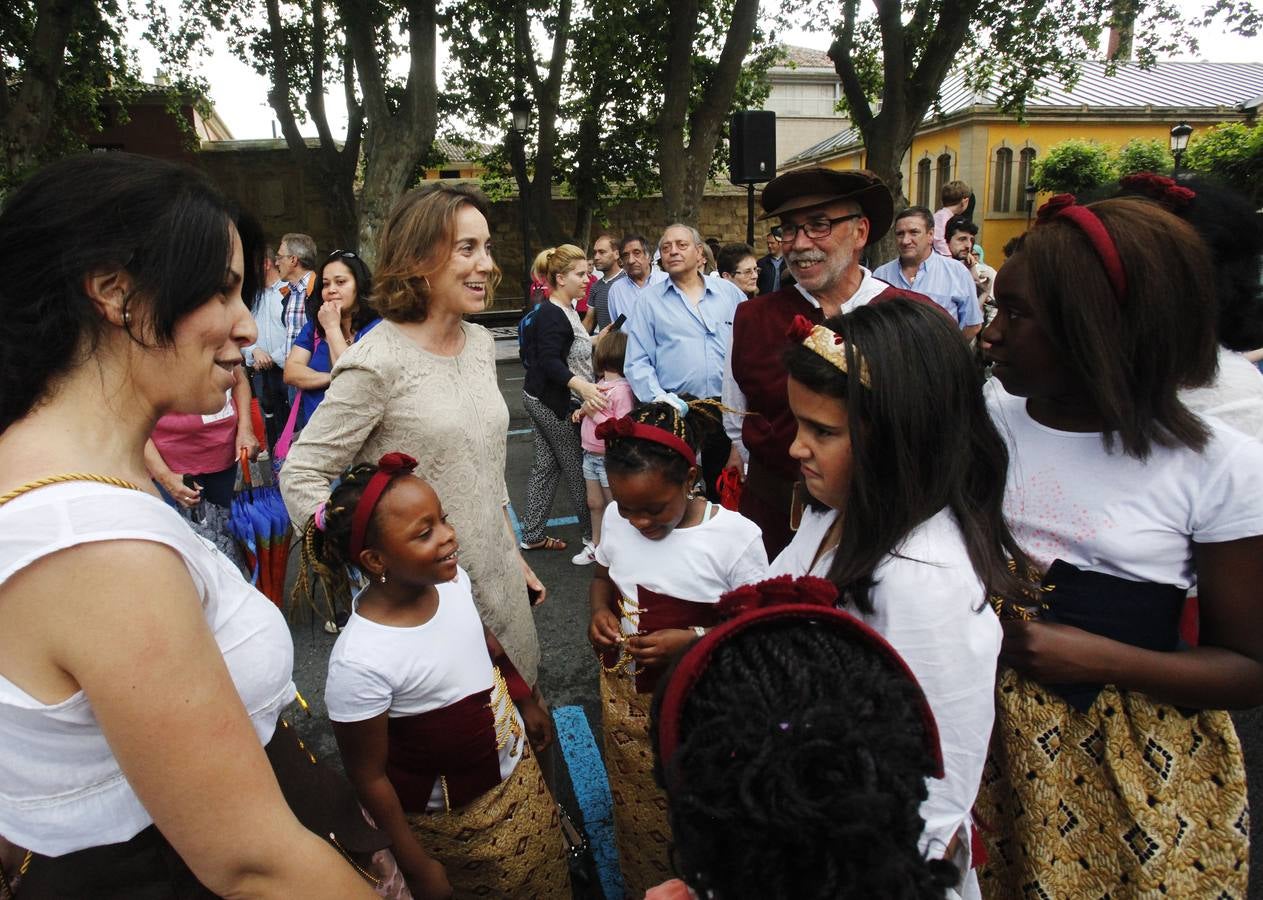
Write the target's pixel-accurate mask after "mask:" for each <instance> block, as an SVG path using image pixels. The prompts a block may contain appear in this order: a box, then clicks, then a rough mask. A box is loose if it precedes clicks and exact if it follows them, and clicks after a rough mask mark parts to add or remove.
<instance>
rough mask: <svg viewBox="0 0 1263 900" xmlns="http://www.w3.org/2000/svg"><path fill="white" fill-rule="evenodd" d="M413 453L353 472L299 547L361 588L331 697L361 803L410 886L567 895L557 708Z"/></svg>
mask: <svg viewBox="0 0 1263 900" xmlns="http://www.w3.org/2000/svg"><path fill="white" fill-rule="evenodd" d="M415 467H416V461H415V460H413V459H412V458H411V457H408V456H405V455H404V454H402V453H388V454H386V455H385V456H384V457H382V459H381V460H380V462H379V463H378V464H377V465H369V464H361V465H358V466H355V467H353V468H351V469H349V470H348V471H347V472H345V473H344V474H343V476H342V479H341V482H340V483H339V484H338V486H337V487H335V488H334V490H333V493H332V495H331V496H330V498H329V502H328V503H327V504H325V505H323V506H321V507H320V508H319V509H318V510H317V512H316V515H315V516H314V517H313V522H312V523H311V526H310V527H309V528H308V531H307V534H306V537H305V540H304V544H303V562H304V572H303V576H302V578H301V580H300V582H299V584H298V586H297V591H298V593H299V595H300V596H304V595H305V596H306V597H307V598H308V599H310V595H311V593H312V591H311V580H310V579H311V574H310V573H312V572H314V573H315V575H316V576H317V577H318V579H319V580H320V582H321V584H322V586H323V588H324V590H325V592H326V594H330V593H336V592H338V591H345V589H346V587H345V586H346V584H347V572H346V569H348V568H351V567H354V568H356V569H358V570H359V571H360V572H362V573H363V575H364V576H365V577H366V578H367V579H368V585H367V587H365V588H364V589H363V590H362V591H361V592H360V593H359V594H358V595H357V596H356V598H355V602H354V603H353V604H350V606H351V609H352V612H351V616H350V620H349V621H348V622H347V625H346V627H345V628H344V629H343V631H342V633H341V634H340V635H339V636H338V641H337V643H336V644H334V646H333V652H332V654H331V656H330V659H329V674H328V679H327V681H326V684H325V704H326V705H327V706H328V708H329V718H330V719H332V720H333V733H334V736H335V737H336V738H337V741H338V749H339V750H340V751H341V753H342V761H343V764H344V766H345V767H346V772H347V775H348V776H349V777H350V779H351V782H352V784H354V785H355V788H356V791H357V792H358V794H359V797H360V802H361V803H363V805H364V807H365V809H367V810H368V812H369V813H370V814H371V815H372V817H373V819H374V821H375V822H377V823H379V825H380V827H381V828H382V829H383V830H385V831H386V832H387V833H388V834H389V835H390V837H391V841H392V844H393V847H394V849H395V853H396V858H397V860H398V862H399V866H400V869H401V870H402V871H403V873H404V876H405V878H406V879H407V880H408V884H409V886H410V887H411V889H412V891H413V893H414V894H415V895H416V896H418V897H445V896H449V895H450V894H452V893H454V894H455V895H456V896H473V895H478V896H484V895H485V896H494V897H521V896H538V897H553V896H561V894H562V893H563V892H565V891H566V890H568V884H569V872H568V869H567V867H566V863H565V860H564V858H563V856H562V851H561V846H562V844H561V835H560V832H559V828H558V824H557V814H556V809H555V808H554V806H553V804H552V800H551V797H550V794H549V792H548V789H547V788H546V787H545V786H544V780H543V775H542V773H541V771H540V768H539V765H538V763H537V762H536V760H535V757H534V755H533V753H538V752H540V751H542V750H544V749H545V748H546V747H547V746H548V745H549V744H551V743H552V741H553V728H552V720H551V718H550V717H549V715H548V713H547V712H546V711H545V710H544V709H543V706H542V703H541V698H540V697H539V695H538V693H537V692H536V693H532V691H531V689H530V688H529V687H528V686H527V685H526V682H525V681H523V680H522V678H521V677H520V676H519V675H518V673H517V670H516V669H515V668H514V667H513V664H512V663H511V662H510V661H509V659H508V658H507V657H506V656H505V655H504V651H503V650H502V649H501V648H500V645H499V642H498V641H496V639H495V638H494V637H493V636H492V635H491V633H490V632H489V631H487V630H486V629H485V628H484V627H483V624H482V621H481V619H480V618H479V615H478V610H477V608H476V607H475V606H474V599H473V594H472V591H471V587H470V582H469V576H468V575H467V574H466V573H465V571H464V569H462V568H461V567H460V565H459V564H458V558H459V545H458V543H457V540H456V534H455V532H454V531H453V529H452V527H451V526H450V525H449V524H448V523H447V516H446V514H445V513H444V511H443V505H442V503H441V502H440V501H439V498H438V496H437V495H436V494H435V493H434V490H433V489H432V488H431V487H430V486H429V485H428V484H426V483H425V482H424V481H422V480H421V479H420V478H418V477H416V476H415V475H413V474H412V471H413V469H414V468H415Z"/></svg>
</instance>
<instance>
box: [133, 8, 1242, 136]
mask: <svg viewBox="0 0 1263 900" xmlns="http://www.w3.org/2000/svg"><path fill="white" fill-rule="evenodd" d="M167 2H168V3H169V4H170V5H171V6H172V7H178V3H177V0H167ZM1176 6H1177V7H1179V8H1180V9H1182V10H1184V11H1185V14H1186V15H1188V16H1190V17H1191V16H1193V15H1195V14H1197V13H1198V12H1199V11H1200V10H1201V9H1202V8H1203V6H1204V0H1176ZM783 40H784V41H785V42H786V43H789V44H794V45H797V46H802V47H815V48H818V49H821V50H824V49H827V48H828V46H829V43H830V40H831V38H830V36H829V35H828V34H824V33H818V32H787V33H785V34H784V35H783ZM1198 40H1199V42H1200V44H1201V46H1200V50H1199V53H1198V54H1197V57H1196V58H1198V59H1207V60H1213V61H1215V62H1258V61H1259V60H1260V57H1263V53H1261V52H1260V50H1261V49H1263V38H1255V39H1247V38H1243V37H1240V36H1237V35H1230V34H1224V33H1223V32H1222V30H1214V29H1207V30H1204V31H1202V32H1199V33H1198ZM137 49H138V51H139V55H140V60H141V67H142V70H143V76H144V77H145V78H146V80H150V79H152V77H153V76H154V74H155V66H156V57H155V55H154V54H153V52H152V51H151V50H149V49H148V48H146V47H144V46H143V45H139V42H138V48H137ZM1182 58H1190V57H1187V56H1185V57H1182ZM446 63H447V57H446V52H445V50H444V48H443V47H442V46H441V45H440V47H439V59H438V72H439V78H440V86H441V79H442V73H443V71H444V70H445V68H446ZM202 74H203V75H205V77H206V79H207V80H208V81H209V82H210V96H211V101H212V102H213V103H214V105H215V109H216V111H217V112H218V113H219V117H220V118H221V119H222V120H223V121H224V123H225V124H226V125H227V126H228V129H229V131H231V132H232V134H233V137H235V138H238V139H248V138H269V137H272V136H273V130H274V129H275V132H276V133H277V134H279V133H280V128H279V126H277V125H276V123H275V117H274V116H273V114H272V109H271V107H270V106H268V102H267V91H268V84H267V81H266V79H264V78H263V77H262V76H260V75H257V74H255V72H254V70H253V69H251V68H250V67H249V66H247V65H246V64H245V63H243V62H242V61H241V60H240V59H238V58H236V57H235V56H233V55H232V54H231V53H229V51H228V48H227V45H226V42H225V41H223V39H222V37H221V38H220V41H219V46H217V47H216V48H215V49H214V52H212V54H211V55H210V57H209V59H207V60H205V61H204V63H203V66H202ZM326 108H327V111H328V114H329V125H330V128H331V129H332V130H333V132H334V134H335V135H336V136H338V137H339V138H340V137H343V136H345V133H346V104H345V102H344V101H343V96H342V89H341V87H340V86H339V87H338V88H337V89H336V90H335V91H333V92H331V93H330V94H329V96H328V99H327V101H326ZM302 130H303V133H304V134H308V135H314V134H315V133H316V129H315V127H314V126H313V125H312V124H311V123H310V122H308V123H306V124H305V125H303V126H302Z"/></svg>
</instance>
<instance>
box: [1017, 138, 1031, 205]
mask: <svg viewBox="0 0 1263 900" xmlns="http://www.w3.org/2000/svg"><path fill="white" fill-rule="evenodd" d="M1034 177H1035V148H1034V147H1023V148H1022V152H1021V153H1019V154H1018V155H1017V190H1018V193H1019V194H1021V196H1023V197H1025V196H1026V186H1027V185H1028V184H1030V183H1031V179H1032V178H1034ZM1022 202H1023V203H1025V202H1026V201H1025V200H1023V201H1022Z"/></svg>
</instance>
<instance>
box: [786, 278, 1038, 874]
mask: <svg viewBox="0 0 1263 900" xmlns="http://www.w3.org/2000/svg"><path fill="white" fill-rule="evenodd" d="M793 337H794V338H795V339H796V340H795V341H794V343H792V344H791V345H790V347H789V349H788V350H787V351H786V354H785V366H786V370H787V371H788V373H789V386H788V398H789V405H790V409H791V410H792V411H793V414H794V418H795V419H796V420H797V422H798V434H797V437H796V438H795V439H794V443H793V444H792V445H791V447H790V453H791V455H792V456H793V457H794V459H796V460H797V461H798V463H799V465H800V466H801V470H802V477H803V480H802V486H803V487H805V488H806V490H807V492H809V494H810V508H808V509H806V510H804V512H803V514H802V518H801V523H800V524H799V527H798V531H797V534H796V535H795V537H794V539H793V541H791V542H790V545H789V546H788V547H786V548H785V549H784V550H783V551H782V552H781V553H780V555H778V556H777V558H776V560H775V562H773V563H772V572H773V573H774V574H790V575H805V574H811V575H817V576H820V577H823V578H828V579H829V580H830V581H832V582H833V583H834V584H835V585H836V586H837V588H838V591H839V598H840V601H841V604H842V606H843V607H844V608H845V609H847V610H848V611H852V612H854V613H855V614H856V615H857V616H859V617H860V618H861V619H862V620H863V621H864V622H866V623H867V624H868V625H870V626H871V627H872V628H874V629H875V630H876V631H878V632H879V633H880V634H881V635H882V636H883V637H885V638H886V640H888V641H890V643H891V644H892V645H893V646H894V648H895V649H896V650H897V651H899V653H900V654H902V655H903V657H904V659H905V660H906V661H907V663H908V666H909V667H910V668H911V669H912V671H913V673H914V674H915V675H916V676H917V678H918V680H919V681H920V682H921V686H922V688H923V689H924V690H925V694H926V697H927V699H928V700H929V704H930V708H931V709H932V710H933V711H934V717H935V719H936V720H937V721H938V723H939V730H940V734H941V737H942V744H943V761H944V777H943V778H942V779H939V780H936V781H935V782H933V783H932V784H930V785H929V793H928V796H927V797H926V799H925V802H924V803H922V804H921V808H920V814H921V817H922V819H924V828H923V831H922V834H921V842H920V850H921V852H922V853H923V854H924V855H925V856H926V857H927V858H931V859H946V860H948V861H950V862H952V863H954V864H955V865H956V866H957V868H958V870H959V871H960V873H961V874H960V881H959V883H958V885H957V886H956V889H957V890H958V891H959V895H960V896H964V897H966V898H968V897H977V896H978V881H977V877H976V875H975V873H974V872H973V871H972V868H971V866H972V855H971V850H972V838H973V829H972V828H971V823H972V818H971V814H970V810H971V808H972V807H973V803H974V798H975V797H976V795H977V792H978V783H979V779H980V778H981V776H982V768H983V764H984V762H985V760H986V756H987V743H988V738H989V736H990V734H991V726H992V721H993V718H994V710H995V701H994V697H993V686H994V679H995V666H996V657H997V655H998V654H999V651H1000V637H1001V632H1000V622H999V620H998V619H997V617H996V615H995V614H994V613H993V612H992V610H991V609H990V608H989V607H988V604H987V599H988V597H989V595H991V594H1002V595H1020V594H1021V591H1022V589H1023V585H1022V584H1021V583H1020V582H1019V581H1018V580H1017V578H1016V577H1015V576H1014V575H1013V574H1012V573H1011V572H1010V571H1009V568H1008V559H1009V557H1010V556H1012V557H1013V558H1014V559H1016V561H1017V565H1018V566H1019V567H1021V566H1023V564H1024V563H1023V561H1024V557H1023V556H1022V555H1021V552H1020V550H1018V547H1017V545H1016V543H1015V542H1014V540H1013V538H1012V536H1011V535H1010V534H1009V530H1008V528H1007V527H1006V526H1005V523H1004V518H1003V515H1002V512H1001V502H1002V498H1003V479H1002V477H1001V473H1003V472H1004V469H1005V464H1006V462H1007V460H1006V458H1005V455H1004V444H1003V442H1002V440H1001V439H1000V436H999V435H998V434H997V433H996V430H995V427H994V426H993V425H992V424H991V422H990V420H989V419H988V417H987V412H986V408H985V406H984V405H983V402H982V396H981V392H980V391H979V389H978V377H977V371H976V369H975V368H974V366H973V362H972V360H971V357H970V353H969V348H968V346H967V345H966V344H965V342H964V341H962V340H961V339H960V334H959V332H958V330H957V329H956V327H955V325H954V323H953V322H952V321H950V320H949V318H948V317H947V316H945V315H943V313H942V311H941V310H940V309H939V308H938V307H937V306H934V305H933V304H930V303H928V302H917V301H914V300H908V299H894V300H889V301H886V302H884V303H875V304H870V305H869V306H865V307H861V308H859V309H856V310H855V311H853V312H851V313H849V314H847V315H843V316H836V317H834V318H831V319H828V320H826V321H825V322H824V323H823V324H822V325H814V326H813V325H812V324H811V323H810V322H808V321H807V320H806V319H804V318H802V317H799V318H798V319H797V320H796V321H795V326H794V331H793ZM949 896H956V895H955V894H952V895H949Z"/></svg>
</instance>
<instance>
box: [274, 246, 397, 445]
mask: <svg viewBox="0 0 1263 900" xmlns="http://www.w3.org/2000/svg"><path fill="white" fill-rule="evenodd" d="M372 294H373V276H372V273H371V272H369V269H368V265H367V264H366V263H365V262H364V260H362V259H360V257H359V256H358V255H357V254H356V253H355V252H354V251H352V250H334V251H333V252H332V253H330V254H329V256H328V258H327V259H326V260H325V262H324V265H322V266H321V267H320V271H319V272H318V273H317V275H316V288H315V290H314V291H312V293H311V296H310V297H308V298H307V324H306V325H304V326H303V330H302V331H300V332H299V333H298V337H297V338H295V339H294V346H293V347H291V348H290V351H289V356H287V357H285V383H286V384H288V385H290V386H291V387H296V388H298V389H299V390H300V391H302V392H303V396H302V407H301V409H300V410H299V413H298V420H297V423H296V425H297V427H298V428H302V427H303V425H305V424H306V423H307V420H308V419H310V418H311V414H312V413H314V412H315V411H316V407H317V406H319V405H320V401H321V400H323V399H324V396H325V389H326V388H327V387H329V381H330V377H331V376H330V374H329V373H330V372H332V371H333V367H334V365H335V364H336V363H337V361H338V359H339V358H341V356H342V354H343V353H345V352H346V349H347V348H348V347H350V346H351V344H353V343H355V342H356V341H358V340H359V339H360V338H362V337H363V336H364V335H366V334H368V333H369V332H370V331H372V330H373V328H374V326H376V325H377V323H378V322H380V321H381V316H379V315H378V314H377V311H376V310H375V309H373V305H372V304H371V303H370V302H369V297H371V296H372Z"/></svg>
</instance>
